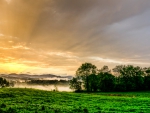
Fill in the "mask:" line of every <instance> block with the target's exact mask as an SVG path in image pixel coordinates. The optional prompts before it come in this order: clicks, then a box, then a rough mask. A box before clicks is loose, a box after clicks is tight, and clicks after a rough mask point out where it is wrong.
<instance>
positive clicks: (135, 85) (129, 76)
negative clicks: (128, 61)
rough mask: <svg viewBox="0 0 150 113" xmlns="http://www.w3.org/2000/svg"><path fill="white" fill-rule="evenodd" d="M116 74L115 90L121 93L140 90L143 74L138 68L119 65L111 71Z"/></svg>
mask: <svg viewBox="0 0 150 113" xmlns="http://www.w3.org/2000/svg"><path fill="white" fill-rule="evenodd" d="M113 71H114V72H117V73H118V77H117V78H116V85H118V86H116V88H119V89H120V90H122V91H133V90H141V89H142V86H143V83H144V72H143V70H142V68H140V67H138V66H137V67H134V66H133V65H127V66H125V65H120V66H116V67H115V68H114V69H113Z"/></svg>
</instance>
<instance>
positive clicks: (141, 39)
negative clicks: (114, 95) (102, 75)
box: [0, 0, 150, 75]
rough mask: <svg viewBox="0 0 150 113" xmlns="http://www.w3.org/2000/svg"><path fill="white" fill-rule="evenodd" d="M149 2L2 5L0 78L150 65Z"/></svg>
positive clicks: (52, 0)
mask: <svg viewBox="0 0 150 113" xmlns="http://www.w3.org/2000/svg"><path fill="white" fill-rule="evenodd" d="M149 20H150V0H0V73H30V74H48V73H50V74H57V75H74V74H75V71H76V70H77V68H78V67H79V66H80V65H81V64H82V63H85V62H90V63H92V64H94V65H96V66H97V67H98V68H99V69H100V68H101V67H102V66H104V65H107V66H108V67H109V68H114V67H115V66H116V65H138V66H141V67H149V66H150V44H149V42H150V21H149Z"/></svg>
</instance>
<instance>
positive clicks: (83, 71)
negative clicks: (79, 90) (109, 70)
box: [76, 63, 97, 91]
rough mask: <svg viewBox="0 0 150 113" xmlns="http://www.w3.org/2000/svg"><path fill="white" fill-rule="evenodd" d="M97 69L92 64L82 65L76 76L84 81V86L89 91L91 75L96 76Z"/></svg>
mask: <svg viewBox="0 0 150 113" xmlns="http://www.w3.org/2000/svg"><path fill="white" fill-rule="evenodd" d="M96 73H97V67H96V66H95V65H93V64H91V63H84V64H82V65H81V66H80V67H79V68H78V69H77V71H76V76H77V77H78V78H79V79H81V80H82V83H83V86H84V88H85V89H86V90H87V91H90V88H89V82H90V79H89V77H88V76H89V75H92V74H96Z"/></svg>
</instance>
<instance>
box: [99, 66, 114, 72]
mask: <svg viewBox="0 0 150 113" xmlns="http://www.w3.org/2000/svg"><path fill="white" fill-rule="evenodd" d="M98 71H99V73H101V72H102V73H111V70H110V69H109V68H108V66H103V67H102V68H101V69H100V70H98Z"/></svg>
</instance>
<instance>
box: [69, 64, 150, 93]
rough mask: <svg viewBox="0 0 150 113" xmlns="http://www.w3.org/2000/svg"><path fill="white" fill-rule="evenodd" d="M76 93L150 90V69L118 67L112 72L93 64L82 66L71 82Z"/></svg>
mask: <svg viewBox="0 0 150 113" xmlns="http://www.w3.org/2000/svg"><path fill="white" fill-rule="evenodd" d="M70 88H71V89H74V90H75V91H83V90H84V91H89V92H92V91H105V92H107V91H142V90H150V67H149V68H146V67H145V68H141V67H139V66H133V65H118V66H116V67H115V68H113V69H112V70H110V69H109V68H108V66H103V67H102V68H101V69H97V67H96V66H95V65H93V64H91V63H84V64H82V65H81V66H80V67H79V68H78V69H77V71H76V76H75V77H73V78H72V80H70Z"/></svg>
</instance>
